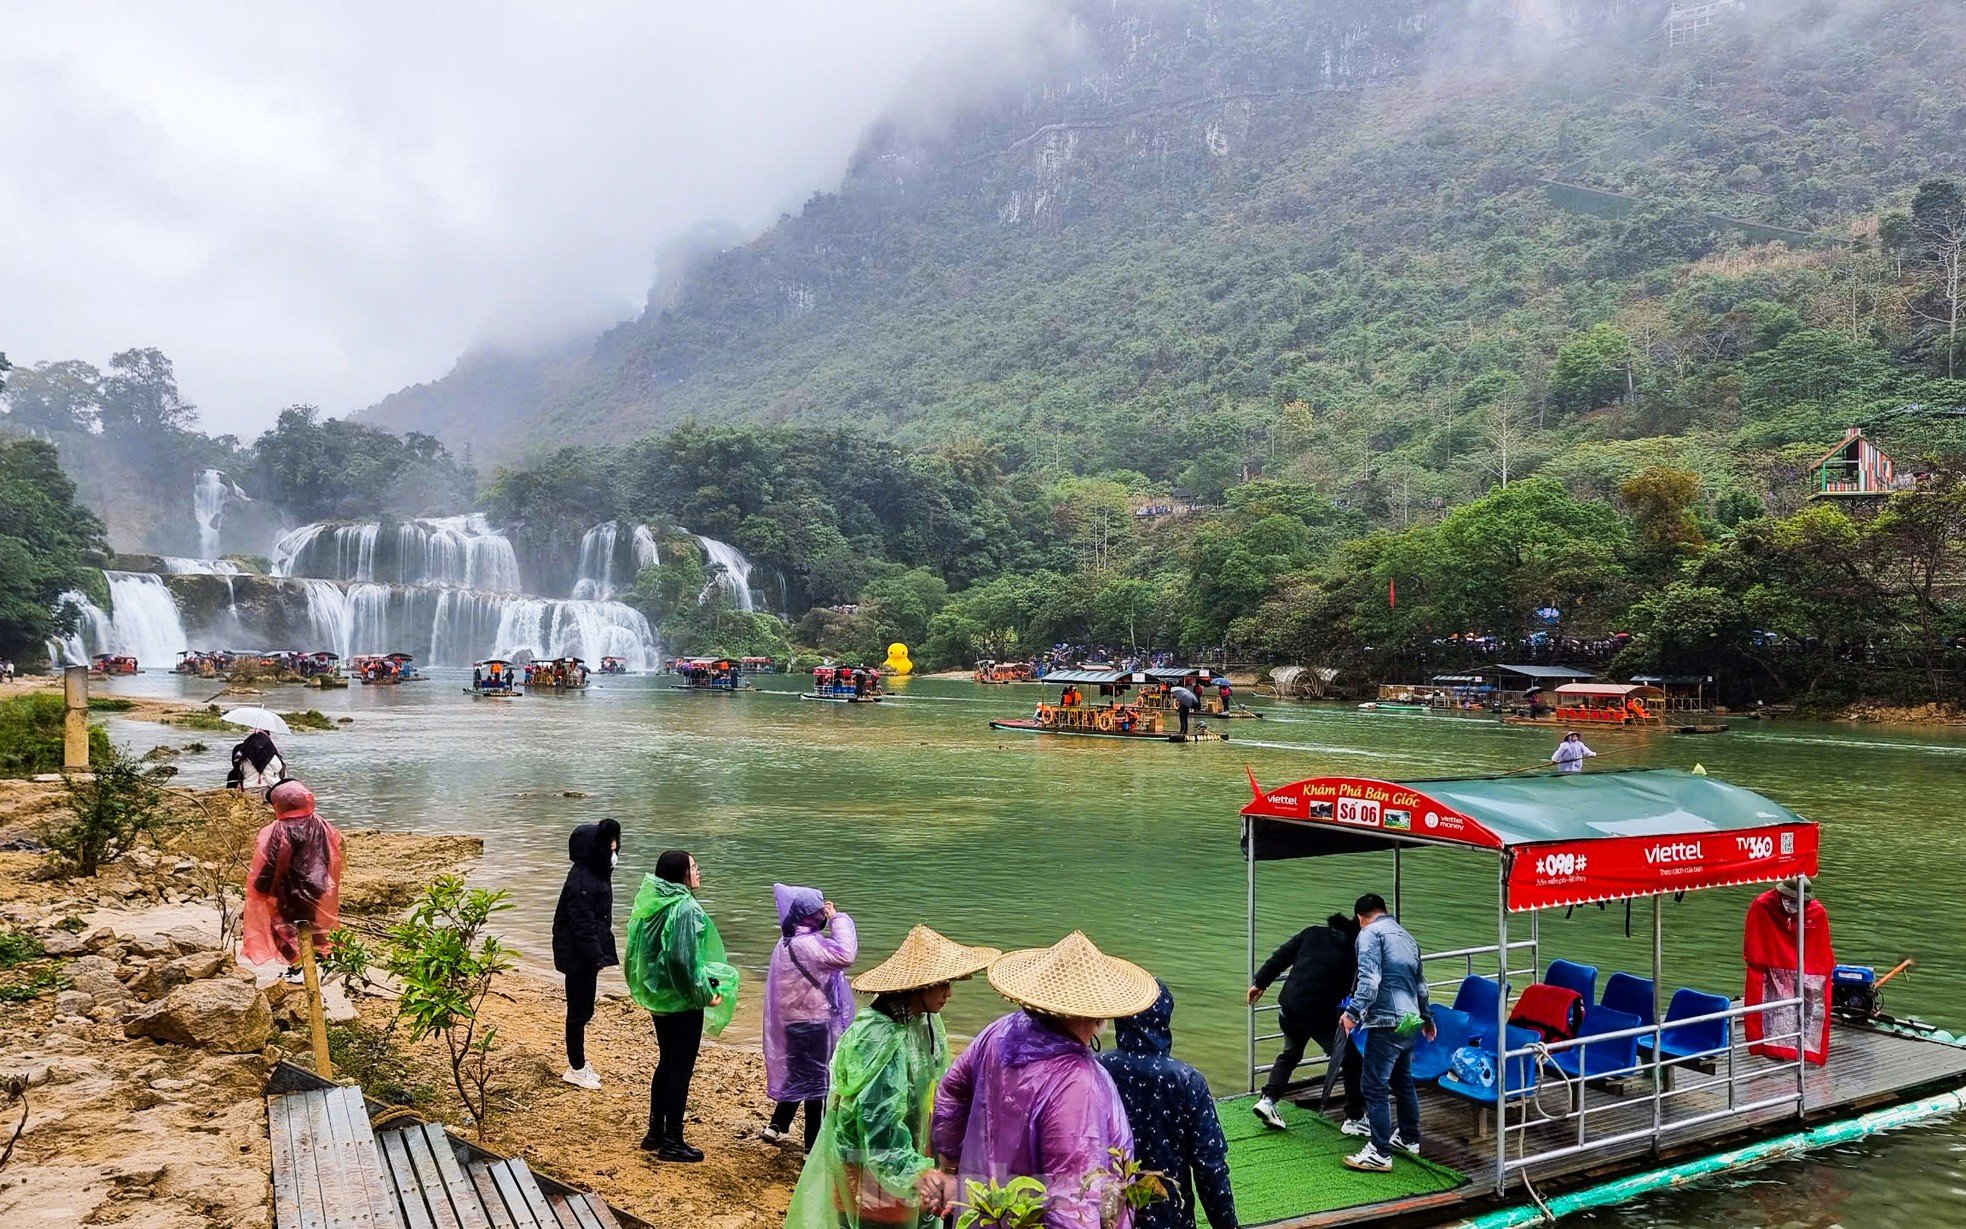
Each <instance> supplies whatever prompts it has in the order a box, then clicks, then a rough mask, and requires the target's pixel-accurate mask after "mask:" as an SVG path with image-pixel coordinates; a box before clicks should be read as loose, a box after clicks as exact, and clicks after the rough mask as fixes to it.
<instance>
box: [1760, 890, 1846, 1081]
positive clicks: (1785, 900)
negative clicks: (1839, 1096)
mask: <svg viewBox="0 0 1966 1229" xmlns="http://www.w3.org/2000/svg"><path fill="white" fill-rule="evenodd" d="M1794 904H1795V894H1794V892H1793V891H1792V890H1785V889H1783V888H1770V889H1769V890H1768V891H1766V892H1763V893H1762V894H1761V895H1759V896H1757V897H1755V898H1754V903H1753V904H1752V905H1749V906H1748V920H1747V928H1746V930H1745V932H1744V933H1743V934H1742V936H1741V958H1742V959H1743V960H1745V961H1746V962H1747V966H1748V983H1747V994H1746V1000H1745V1001H1746V1003H1747V1005H1748V1006H1749V1007H1753V1006H1754V1005H1756V1004H1757V1003H1765V1002H1768V1001H1770V1000H1774V999H1789V998H1794V997H1795V966H1796V951H1795V932H1796V926H1795V913H1794V912H1793V910H1794ZM1802 922H1803V926H1802V930H1803V934H1802V938H1803V950H1802V960H1803V967H1802V974H1803V978H1802V980H1803V985H1804V987H1805V988H1806V990H1807V993H1806V994H1805V995H1804V997H1803V1002H1804V1004H1805V1006H1806V1007H1807V1009H1808V1016H1807V1021H1808V1022H1807V1024H1806V1025H1805V1026H1804V1027H1803V1029H1802V1030H1801V1031H1802V1036H1803V1041H1804V1049H1805V1055H1804V1056H1805V1057H1806V1058H1807V1059H1808V1060H1809V1061H1810V1062H1811V1063H1814V1064H1815V1065H1816V1066H1819V1067H1820V1066H1822V1065H1823V1064H1824V1063H1827V1062H1828V1061H1829V976H1830V970H1832V969H1834V968H1835V967H1836V953H1835V951H1834V950H1833V949H1832V948H1831V947H1830V939H1829V910H1827V909H1825V908H1823V902H1821V901H1819V900H1817V899H1816V898H1815V897H1814V896H1811V897H1809V898H1808V899H1807V900H1806V901H1804V903H1803V909H1802ZM1744 1020H1745V1026H1746V1028H1747V1037H1748V1053H1750V1054H1759V1055H1761V1056H1763V1057H1765V1058H1773V1059H1779V1060H1788V1059H1793V1058H1794V1057H1795V1046H1794V1045H1793V1044H1791V1043H1790V1042H1787V1041H1778V1042H1774V1043H1772V1044H1771V1043H1768V1042H1764V1041H1762V1038H1763V1037H1765V1036H1767V1035H1768V1034H1770V1033H1772V1034H1774V1035H1775V1036H1777V1037H1784V1036H1793V1035H1794V1033H1795V1032H1796V1021H1795V1009H1794V1008H1793V1007H1782V1008H1776V1009H1773V1010H1770V1011H1766V1012H1757V1013H1755V1014H1753V1015H1750V1016H1747V1017H1745V1018H1744Z"/></svg>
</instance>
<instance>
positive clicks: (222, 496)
mask: <svg viewBox="0 0 1966 1229" xmlns="http://www.w3.org/2000/svg"><path fill="white" fill-rule="evenodd" d="M235 500H236V501H238V502H240V503H251V502H252V500H251V498H250V497H249V496H248V495H247V494H246V493H245V492H244V491H242V490H240V489H239V484H238V483H236V482H234V481H232V479H230V478H227V477H226V476H225V473H224V471H223V470H216V469H201V470H199V471H198V477H197V479H196V480H195V481H194V482H193V483H192V484H191V515H192V518H193V519H194V520H196V521H197V522H198V557H199V558H201V559H216V558H218V534H219V528H220V526H221V525H222V524H224V521H225V505H226V504H228V503H231V502H233V501H235Z"/></svg>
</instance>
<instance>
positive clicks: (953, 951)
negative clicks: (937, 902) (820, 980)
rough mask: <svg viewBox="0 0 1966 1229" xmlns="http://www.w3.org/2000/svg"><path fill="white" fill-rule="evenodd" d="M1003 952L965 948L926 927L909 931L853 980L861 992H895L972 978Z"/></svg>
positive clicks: (985, 948)
mask: <svg viewBox="0 0 1966 1229" xmlns="http://www.w3.org/2000/svg"><path fill="white" fill-rule="evenodd" d="M1001 955H1003V953H1002V952H1000V951H998V950H997V949H996V948H994V947H964V946H963V945H962V944H960V943H957V942H956V941H955V940H953V939H949V938H946V937H944V936H942V935H939V934H937V933H936V932H935V931H933V930H930V929H929V928H928V927H926V926H917V927H915V928H914V929H913V930H911V931H909V932H908V937H907V938H906V939H903V940H902V941H901V946H900V947H897V948H895V949H894V955H892V956H889V957H888V958H887V959H886V960H883V961H881V962H880V963H879V964H877V965H875V966H874V967H873V968H871V969H868V970H867V971H866V972H865V973H862V974H861V975H860V976H858V977H856V978H854V979H853V988H854V989H855V990H858V991H860V992H861V993H862V994H896V993H899V992H901V991H903V990H920V989H921V988H922V987H924V986H936V985H940V984H941V983H943V982H945V981H960V980H961V979H962V978H965V977H974V976H975V975H976V974H978V973H981V972H982V971H983V970H984V969H987V968H989V967H990V962H991V961H993V960H995V959H996V958H997V957H999V956H1001Z"/></svg>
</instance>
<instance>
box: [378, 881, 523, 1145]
mask: <svg viewBox="0 0 1966 1229" xmlns="http://www.w3.org/2000/svg"><path fill="white" fill-rule="evenodd" d="M509 908H511V904H510V902H508V901H507V900H506V899H505V893H504V892H493V891H487V890H486V889H484V888H466V887H465V886H464V880H463V879H461V878H459V877H458V876H456V875H445V876H443V877H441V878H439V879H438V880H437V881H436V882H435V883H432V884H431V885H430V887H429V888H428V889H427V890H426V891H425V892H424V894H423V899H421V900H419V901H418V902H417V903H416V905H415V907H413V908H412V909H411V910H410V914H409V917H408V918H407V919H405V920H404V921H402V922H401V923H399V924H397V925H396V926H393V927H391V928H390V930H389V936H388V945H387V947H386V949H385V951H384V954H383V967H384V968H386V969H388V970H389V972H390V974H391V975H392V976H394V977H395V978H396V979H397V981H398V982H400V983H401V984H402V997H401V998H400V999H398V1000H397V1004H396V1011H397V1014H398V1016H399V1017H400V1018H401V1019H403V1020H405V1021H407V1022H408V1023H409V1027H410V1041H411V1042H412V1043H414V1042H418V1041H421V1040H423V1039H424V1038H425V1037H428V1036H431V1035H432V1034H435V1035H436V1036H439V1037H441V1038H443V1041H444V1049H445V1052H446V1053H447V1055H448V1056H449V1059H450V1067H451V1086H452V1087H454V1088H456V1089H457V1095H458V1098H459V1099H460V1100H461V1101H463V1102H464V1108H465V1110H466V1111H467V1112H468V1113H469V1114H470V1115H471V1117H472V1119H473V1120H474V1122H475V1123H476V1124H477V1130H478V1138H480V1139H483V1138H484V1135H485V1118H486V1116H487V1115H488V1114H489V1113H490V1111H491V1106H490V1103H489V1102H488V1101H487V1099H486V1096H485V1090H486V1088H487V1087H488V1086H489V1085H490V1083H491V1077H492V1068H491V1050H492V1046H493V1045H494V1044H495V1043H496V1041H497V1037H498V1030H497V1029H496V1028H494V1027H491V1026H489V1025H483V1021H482V1020H481V1019H480V1018H479V1010H480V1009H481V1008H482V1007H483V1006H484V1002H485V996H486V995H487V994H489V993H491V984H492V979H493V978H494V977H496V976H497V975H498V974H500V973H503V972H504V971H505V970H507V969H509V968H511V967H512V962H511V961H510V960H508V959H507V958H506V955H505V945H504V944H502V943H500V942H499V940H498V938H497V936H495V935H490V934H486V933H485V931H486V929H487V927H488V926H489V924H490V922H491V918H492V915H493V914H495V913H499V912H501V911H503V910H505V909H509ZM481 1025H483V1027H482V1028H481Z"/></svg>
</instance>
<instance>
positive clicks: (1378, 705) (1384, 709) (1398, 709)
mask: <svg viewBox="0 0 1966 1229" xmlns="http://www.w3.org/2000/svg"><path fill="white" fill-rule="evenodd" d="M1358 711H1360V712H1361V713H1424V712H1426V711H1427V706H1426V705H1424V704H1403V703H1399V702H1397V701H1391V702H1389V701H1386V700H1367V701H1366V702H1365V703H1363V704H1361V705H1359V706H1358Z"/></svg>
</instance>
